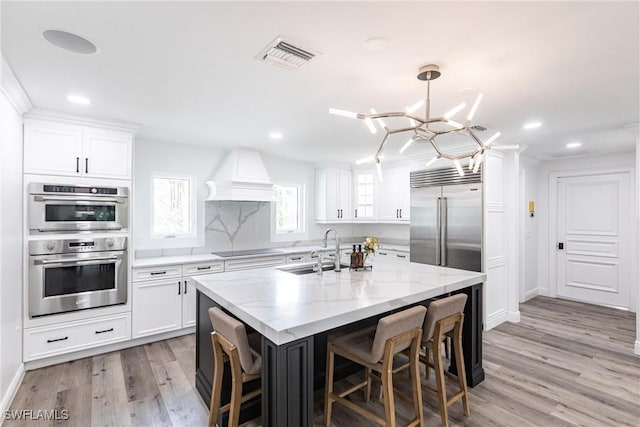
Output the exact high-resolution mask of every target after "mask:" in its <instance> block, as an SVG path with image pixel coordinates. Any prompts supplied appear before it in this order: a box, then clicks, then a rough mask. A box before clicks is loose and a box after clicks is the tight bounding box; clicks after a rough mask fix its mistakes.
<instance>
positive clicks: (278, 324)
mask: <svg viewBox="0 0 640 427" xmlns="http://www.w3.org/2000/svg"><path fill="white" fill-rule="evenodd" d="M193 279H194V280H195V282H196V288H197V289H198V290H199V291H200V292H202V293H204V294H205V295H206V296H208V297H209V298H211V299H212V300H214V301H215V302H217V303H218V304H220V305H221V306H222V307H224V308H225V309H227V310H228V311H230V312H231V313H233V314H234V315H236V316H237V317H238V318H240V319H241V320H243V321H244V322H246V323H247V324H248V325H250V326H251V327H253V328H254V329H256V330H257V331H258V332H260V333H261V334H262V335H264V336H265V337H267V338H268V339H269V340H271V341H272V342H274V343H275V344H276V345H281V344H285V343H288V342H291V341H294V340H296V339H300V338H304V337H307V336H310V335H314V334H316V333H319V332H322V331H327V330H330V329H333V328H336V327H339V326H342V325H346V324H348V323H352V322H354V321H357V320H360V319H364V318H367V317H371V316H374V315H377V314H381V313H385V312H387V311H390V310H392V309H394V308H398V307H403V306H406V305H409V304H413V303H416V302H419V301H423V300H425V299H428V298H432V297H435V296H438V295H442V294H445V293H447V292H451V291H455V290H458V289H461V288H465V287H468V286H471V285H474V284H477V283H480V282H484V281H485V280H486V274H483V273H477V272H472V271H465V270H457V269H451V268H446V267H437V266H431V265H425V264H417V263H407V264H403V265H402V267H401V268H399V267H398V263H397V262H393V261H387V260H376V262H375V265H374V268H373V271H357V272H356V271H349V270H348V269H343V270H342V271H341V272H339V273H336V272H334V271H325V272H324V274H323V275H322V276H318V275H317V274H315V273H311V274H305V275H295V274H292V273H288V272H285V271H281V270H279V269H278V268H261V269H254V270H243V271H235V272H225V273H216V274H207V275H202V276H194V277H193Z"/></svg>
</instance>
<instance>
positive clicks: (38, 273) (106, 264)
mask: <svg viewBox="0 0 640 427" xmlns="http://www.w3.org/2000/svg"><path fill="white" fill-rule="evenodd" d="M126 302H127V256H126V251H112V252H91V253H83V254H60V255H41V256H31V257H30V262H29V315H30V316H31V317H35V316H43V315H47V314H55V313H64V312H68V311H75V310H83V309H87V308H95V307H104V306H107V305H114V304H123V303H126Z"/></svg>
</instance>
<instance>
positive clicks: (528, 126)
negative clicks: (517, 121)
mask: <svg viewBox="0 0 640 427" xmlns="http://www.w3.org/2000/svg"><path fill="white" fill-rule="evenodd" d="M540 126H542V122H529V123H525V124H524V125H523V126H522V129H537V128H539V127H540Z"/></svg>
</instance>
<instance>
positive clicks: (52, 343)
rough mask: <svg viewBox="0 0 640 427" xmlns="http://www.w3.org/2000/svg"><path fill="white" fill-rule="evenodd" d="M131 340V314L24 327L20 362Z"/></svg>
mask: <svg viewBox="0 0 640 427" xmlns="http://www.w3.org/2000/svg"><path fill="white" fill-rule="evenodd" d="M129 339H131V314H130V313H122V314H116V315H112V316H102V317H96V318H94V319H89V320H80V321H75V322H66V323H61V324H56V325H49V326H42V327H38V328H30V329H26V330H25V340H24V361H25V362H29V361H32V360H38V359H43V358H45V357H51V356H57V355H60V354H65V353H70V352H72V351H78V350H86V349H89V348H93V347H99V346H102V345H107V344H113V343H117V342H121V341H127V340H129Z"/></svg>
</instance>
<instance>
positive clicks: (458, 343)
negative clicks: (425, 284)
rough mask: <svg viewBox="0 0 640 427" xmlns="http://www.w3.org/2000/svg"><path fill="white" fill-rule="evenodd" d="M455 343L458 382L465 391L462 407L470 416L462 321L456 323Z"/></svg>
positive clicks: (465, 413)
mask: <svg viewBox="0 0 640 427" xmlns="http://www.w3.org/2000/svg"><path fill="white" fill-rule="evenodd" d="M454 336H455V338H454V344H453V350H454V351H455V353H456V363H457V368H458V384H459V385H460V390H461V391H462V392H463V394H462V409H463V411H464V415H466V416H469V414H470V411H469V394H468V390H467V374H466V372H465V370H464V355H463V354H462V328H461V327H460V323H458V324H456V328H455V331H454Z"/></svg>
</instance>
